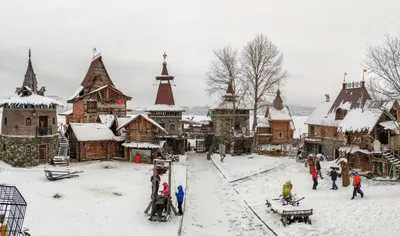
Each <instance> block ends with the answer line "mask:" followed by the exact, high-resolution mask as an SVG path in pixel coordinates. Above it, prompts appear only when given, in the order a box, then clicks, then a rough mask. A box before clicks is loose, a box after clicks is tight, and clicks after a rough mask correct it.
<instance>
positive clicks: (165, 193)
mask: <svg viewBox="0 0 400 236" xmlns="http://www.w3.org/2000/svg"><path fill="white" fill-rule="evenodd" d="M162 185H163V186H164V189H163V190H161V194H162V195H164V196H166V197H168V193H169V186H168V184H167V182H164V183H163V184H162Z"/></svg>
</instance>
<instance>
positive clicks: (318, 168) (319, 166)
mask: <svg viewBox="0 0 400 236" xmlns="http://www.w3.org/2000/svg"><path fill="white" fill-rule="evenodd" d="M316 167H317V170H318V171H320V170H321V165H320V164H319V161H317V165H316Z"/></svg>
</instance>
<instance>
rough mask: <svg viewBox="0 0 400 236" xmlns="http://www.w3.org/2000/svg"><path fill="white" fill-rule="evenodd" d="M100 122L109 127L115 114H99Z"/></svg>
mask: <svg viewBox="0 0 400 236" xmlns="http://www.w3.org/2000/svg"><path fill="white" fill-rule="evenodd" d="M99 118H100V122H101V123H102V124H103V125H106V126H107V127H108V128H110V127H111V126H112V125H113V124H114V121H115V115H99Z"/></svg>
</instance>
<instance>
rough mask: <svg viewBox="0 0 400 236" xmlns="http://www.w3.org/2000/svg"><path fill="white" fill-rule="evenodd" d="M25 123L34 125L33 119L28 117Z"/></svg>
mask: <svg viewBox="0 0 400 236" xmlns="http://www.w3.org/2000/svg"><path fill="white" fill-rule="evenodd" d="M25 123H26V126H31V125H32V120H31V118H26V121H25Z"/></svg>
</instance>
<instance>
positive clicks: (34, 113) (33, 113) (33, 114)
mask: <svg viewBox="0 0 400 236" xmlns="http://www.w3.org/2000/svg"><path fill="white" fill-rule="evenodd" d="M32 116H33V117H35V116H36V111H35V109H33V111H32Z"/></svg>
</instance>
